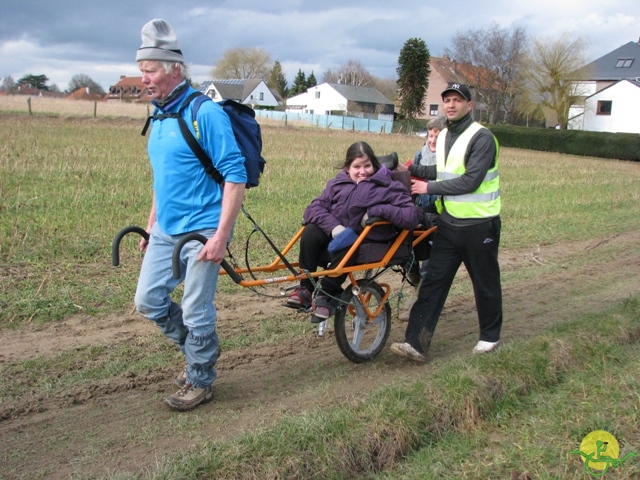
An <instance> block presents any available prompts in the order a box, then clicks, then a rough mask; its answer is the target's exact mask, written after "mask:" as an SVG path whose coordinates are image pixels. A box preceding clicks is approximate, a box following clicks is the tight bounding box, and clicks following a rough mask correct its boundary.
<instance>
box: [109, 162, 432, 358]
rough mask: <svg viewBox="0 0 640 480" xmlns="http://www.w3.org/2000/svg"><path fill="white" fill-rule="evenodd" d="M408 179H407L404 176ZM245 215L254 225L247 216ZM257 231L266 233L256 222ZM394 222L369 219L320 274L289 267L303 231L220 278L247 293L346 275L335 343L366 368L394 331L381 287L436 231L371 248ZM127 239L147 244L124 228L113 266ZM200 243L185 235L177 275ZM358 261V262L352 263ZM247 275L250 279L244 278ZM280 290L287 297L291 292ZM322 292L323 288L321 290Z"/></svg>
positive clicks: (423, 253)
mask: <svg viewBox="0 0 640 480" xmlns="http://www.w3.org/2000/svg"><path fill="white" fill-rule="evenodd" d="M379 160H380V161H381V163H383V164H385V165H387V167H389V168H390V169H392V170H393V169H394V168H395V167H396V166H397V164H398V156H397V154H396V153H395V152H394V153H392V154H390V155H385V156H382V157H379ZM405 174H406V175H405ZM396 177H397V178H399V179H400V180H401V181H403V182H404V183H405V184H406V185H408V186H409V187H410V178H409V177H410V176H409V173H408V172H396ZM243 211H244V213H245V214H246V215H247V216H248V217H249V219H250V220H251V221H252V222H253V219H251V217H250V216H249V215H248V213H247V212H246V210H244V208H243ZM253 223H254V225H255V227H256V228H258V230H259V231H260V232H261V233H263V234H264V232H263V231H262V230H261V229H260V228H259V227H258V226H257V224H256V223H255V222H253ZM389 223H390V222H387V221H385V220H382V219H380V218H370V219H368V221H367V224H366V226H365V228H364V230H363V231H362V233H360V235H359V236H358V238H357V240H356V241H355V243H354V244H353V245H352V246H351V247H350V248H349V250H348V251H347V253H346V254H345V256H344V257H343V258H342V260H341V261H340V263H338V264H337V265H330V266H328V267H327V268H324V269H321V270H318V271H316V272H303V271H301V270H300V269H299V264H298V262H297V261H296V262H290V261H289V260H288V259H287V254H289V253H290V252H291V250H292V249H294V247H295V246H296V244H297V243H298V242H299V241H300V237H301V236H302V232H303V231H304V228H305V226H304V225H303V226H302V227H301V228H300V229H299V230H298V232H297V233H296V234H295V235H294V236H293V238H292V239H291V240H290V241H289V243H288V244H287V245H286V246H285V247H284V248H283V249H282V250H279V249H278V248H277V247H276V246H275V245H274V244H273V242H271V241H270V240H269V239H268V237H267V236H266V234H265V237H266V238H267V240H268V241H269V244H270V245H271V247H272V248H273V249H274V251H275V252H276V258H275V259H274V260H273V261H272V262H271V263H270V264H268V265H261V266H252V267H251V268H249V266H248V265H247V267H246V268H242V267H239V266H236V267H232V266H231V265H230V264H229V262H228V261H227V260H223V262H222V263H221V267H222V268H221V270H220V274H221V275H225V274H226V275H228V276H229V277H230V278H231V279H232V280H233V281H234V282H235V283H236V284H237V285H240V286H241V287H247V288H251V289H253V288H255V287H260V286H264V285H270V284H285V283H292V282H299V281H300V280H302V279H304V278H311V279H312V281H314V283H315V284H317V282H316V281H315V280H316V279H319V278H320V277H323V276H325V275H327V276H339V275H343V274H345V273H346V274H347V281H348V284H347V285H346V288H344V290H343V292H342V294H341V296H340V298H339V299H336V300H337V308H336V312H335V315H334V318H333V323H334V330H335V337H336V342H337V343H338V347H339V348H340V351H341V352H342V354H343V355H344V356H345V357H346V358H347V359H349V360H350V361H352V362H354V363H362V362H365V361H368V360H371V359H373V358H375V357H376V356H377V355H378V354H379V353H380V352H381V351H382V349H383V348H384V345H385V343H386V341H387V339H388V337H389V333H390V331H391V306H390V304H389V298H390V296H391V291H392V289H391V286H390V285H389V284H387V283H382V282H380V281H379V279H380V277H381V276H382V275H383V274H384V273H386V272H387V271H389V270H391V269H393V270H394V271H399V272H401V273H402V275H403V277H405V278H406V276H407V273H408V272H407V265H411V264H412V263H415V262H417V261H420V260H424V259H425V258H426V257H427V256H428V251H429V248H428V240H427V239H428V238H429V237H430V236H431V235H432V234H433V232H434V231H435V230H436V228H437V227H435V226H431V225H420V226H418V228H417V229H415V230H413V231H411V230H402V231H399V233H398V235H397V237H396V238H395V239H394V240H393V241H392V242H390V243H373V242H367V241H366V239H367V236H368V235H369V233H370V232H371V231H372V229H374V228H376V227H378V226H381V225H388V224H389ZM129 233H138V234H139V235H141V236H142V237H143V238H145V239H148V237H149V235H148V233H147V232H146V231H145V230H144V229H142V228H141V227H137V226H129V227H125V228H123V229H122V230H120V232H118V234H117V235H116V236H115V238H114V240H113V244H112V263H113V265H114V266H118V265H119V263H120V260H119V258H120V253H119V251H120V250H119V249H120V241H121V240H122V238H123V237H124V236H125V235H127V234H129ZM191 241H199V242H201V243H202V244H205V243H206V242H207V238H206V237H204V236H203V235H200V234H198V233H189V234H186V235H184V236H183V237H182V238H181V239H180V241H179V242H178V243H177V244H176V246H175V249H174V252H173V258H172V261H173V265H172V267H173V275H174V276H175V277H176V278H177V277H179V275H180V252H181V250H182V248H183V246H184V245H185V244H186V243H187V242H191ZM354 256H355V262H351V259H352V258H353V257H354ZM282 270H288V274H287V275H280V276H276V274H277V273H279V272H281V271H282ZM247 274H249V275H250V277H251V278H245V275H247ZM256 274H261V275H264V278H256ZM295 286H296V285H295V284H294V285H293V286H290V287H288V288H283V289H282V294H284V293H285V292H286V291H287V290H289V289H290V288H294V287H295ZM318 288H319V285H318ZM325 328H327V322H322V323H321V324H320V325H319V332H320V333H322V331H323V329H325Z"/></svg>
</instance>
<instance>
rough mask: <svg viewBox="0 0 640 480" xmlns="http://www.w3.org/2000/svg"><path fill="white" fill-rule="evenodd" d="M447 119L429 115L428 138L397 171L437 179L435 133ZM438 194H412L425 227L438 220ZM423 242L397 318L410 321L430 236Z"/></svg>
mask: <svg viewBox="0 0 640 480" xmlns="http://www.w3.org/2000/svg"><path fill="white" fill-rule="evenodd" d="M446 121H447V119H446V117H445V116H444V115H439V116H437V117H436V118H432V119H431V120H429V122H428V123H427V140H426V142H425V143H424V145H423V147H422V149H421V150H419V151H418V152H416V155H415V157H414V159H413V162H407V163H406V164H405V165H402V164H400V165H398V167H397V168H396V170H398V171H405V170H408V171H409V172H410V173H411V176H412V177H414V178H413V179H412V182H413V183H415V182H416V181H418V180H435V178H436V176H435V175H436V140H437V139H438V135H439V134H440V132H441V131H442V130H443V129H444V127H445V123H446ZM437 198H438V197H437V195H429V194H421V195H415V196H414V199H415V202H416V205H418V206H419V207H420V208H422V212H423V221H422V222H421V223H422V225H423V226H424V227H426V228H431V227H432V226H434V225H435V224H436V221H437V219H438V216H439V215H438V212H437V211H436V205H435V202H436V199H437ZM424 242H425V245H424V246H421V249H422V251H421V258H424V260H423V261H422V265H419V260H414V261H412V263H411V265H410V266H409V267H408V274H407V278H408V280H409V283H411V284H412V285H413V286H414V287H415V288H414V289H413V292H412V293H411V296H410V297H409V299H408V301H407V304H406V306H405V310H404V311H403V312H402V313H401V314H400V315H399V316H398V318H399V320H402V321H405V322H406V321H407V320H409V312H410V311H411V307H412V306H413V304H414V303H415V301H416V299H417V294H418V289H419V285H420V281H421V280H422V278H424V276H425V273H426V270H427V266H428V264H429V255H430V251H431V245H432V244H433V241H432V238H431V236H429V238H427V239H425V240H424Z"/></svg>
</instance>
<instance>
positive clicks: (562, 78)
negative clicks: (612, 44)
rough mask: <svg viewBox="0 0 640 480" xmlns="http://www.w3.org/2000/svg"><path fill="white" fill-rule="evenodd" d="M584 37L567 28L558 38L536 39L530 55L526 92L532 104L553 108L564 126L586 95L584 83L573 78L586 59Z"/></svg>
mask: <svg viewBox="0 0 640 480" xmlns="http://www.w3.org/2000/svg"><path fill="white" fill-rule="evenodd" d="M585 46H586V45H585V41H584V39H583V38H582V37H580V36H577V35H576V34H574V33H568V32H565V33H563V34H562V35H560V37H558V38H556V39H552V38H544V39H536V40H534V41H533V45H532V48H531V51H530V53H529V56H528V59H527V82H526V89H525V91H524V95H526V98H527V99H528V100H527V101H528V103H529V104H530V106H531V107H532V108H540V107H542V109H545V110H547V111H551V112H553V114H554V115H555V117H556V120H557V122H558V126H559V127H560V128H561V129H565V128H567V124H568V123H569V109H570V108H571V106H572V105H575V104H576V103H579V102H580V100H581V98H582V97H583V96H584V94H585V92H584V86H582V85H581V84H580V83H579V82H576V81H574V74H575V72H576V71H577V70H578V69H580V68H581V67H583V66H584V65H585V63H586V61H585V53H584V50H585Z"/></svg>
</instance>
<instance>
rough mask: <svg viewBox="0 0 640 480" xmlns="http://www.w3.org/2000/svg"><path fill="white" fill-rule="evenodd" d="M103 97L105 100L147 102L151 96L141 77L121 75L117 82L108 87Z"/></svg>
mask: <svg viewBox="0 0 640 480" xmlns="http://www.w3.org/2000/svg"><path fill="white" fill-rule="evenodd" d="M104 99H105V100H106V101H107V102H135V103H149V102H150V101H151V99H152V97H151V92H150V91H149V90H148V89H147V87H146V86H145V85H144V84H143V83H142V77H127V76H125V75H121V76H120V80H119V81H118V83H116V84H115V85H112V86H111V87H109V91H108V92H107V94H106V95H105V97H104Z"/></svg>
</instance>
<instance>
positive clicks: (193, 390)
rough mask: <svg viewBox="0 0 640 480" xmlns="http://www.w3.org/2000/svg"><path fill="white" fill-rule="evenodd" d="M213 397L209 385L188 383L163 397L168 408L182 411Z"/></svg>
mask: <svg viewBox="0 0 640 480" xmlns="http://www.w3.org/2000/svg"><path fill="white" fill-rule="evenodd" d="M212 399H213V391H212V390H211V386H209V387H207V388H199V387H196V386H194V385H192V384H190V383H185V384H184V386H183V387H182V388H181V389H180V390H178V391H177V392H176V393H174V394H173V395H169V396H168V397H167V398H165V399H164V403H166V404H167V405H168V406H169V408H172V409H173V410H179V411H181V412H184V411H186V410H191V409H193V408H196V407H197V406H198V405H200V404H201V403H206V402H208V401H210V400H212Z"/></svg>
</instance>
